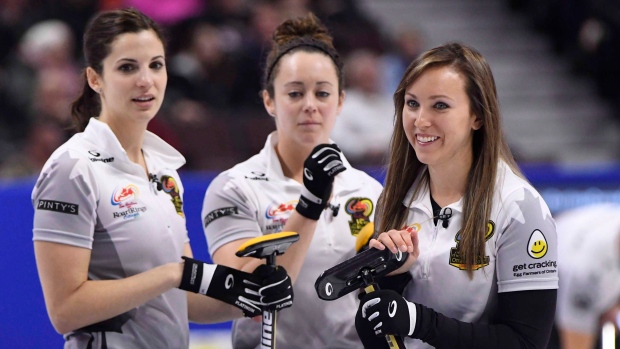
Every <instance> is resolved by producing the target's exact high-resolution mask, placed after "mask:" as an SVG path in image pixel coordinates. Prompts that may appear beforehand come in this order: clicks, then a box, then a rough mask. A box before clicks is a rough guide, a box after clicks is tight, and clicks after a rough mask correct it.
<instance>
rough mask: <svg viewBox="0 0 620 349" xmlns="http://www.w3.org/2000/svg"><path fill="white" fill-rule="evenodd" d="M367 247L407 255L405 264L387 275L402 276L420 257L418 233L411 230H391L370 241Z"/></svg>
mask: <svg viewBox="0 0 620 349" xmlns="http://www.w3.org/2000/svg"><path fill="white" fill-rule="evenodd" d="M369 246H370V247H372V248H376V249H379V250H384V249H385V248H386V247H387V248H388V249H389V250H390V251H391V252H392V253H397V252H398V251H401V252H403V253H405V252H408V253H409V255H408V256H407V260H406V261H405V264H403V265H402V266H401V267H400V268H398V269H397V270H395V271H393V272H392V273H390V274H389V275H397V274H402V273H404V272H406V271H408V270H409V269H411V266H412V265H413V263H415V261H417V260H418V256H419V255H420V249H419V247H418V232H417V231H416V230H411V229H406V230H394V229H392V230H390V231H388V232H386V233H381V234H379V236H378V237H377V238H376V239H371V240H370V242H369Z"/></svg>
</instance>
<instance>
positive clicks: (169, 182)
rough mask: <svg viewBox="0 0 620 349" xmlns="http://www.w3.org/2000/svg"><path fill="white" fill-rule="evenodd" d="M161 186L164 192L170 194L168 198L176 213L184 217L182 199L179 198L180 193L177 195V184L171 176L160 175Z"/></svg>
mask: <svg viewBox="0 0 620 349" xmlns="http://www.w3.org/2000/svg"><path fill="white" fill-rule="evenodd" d="M161 186H162V190H163V191H164V193H166V194H168V195H170V200H171V201H172V204H173V205H174V209H175V210H176V211H177V214H178V215H179V216H181V217H183V218H185V214H184V213H183V200H181V195H179V186H178V184H177V182H176V181H175V180H174V178H173V177H170V176H162V177H161Z"/></svg>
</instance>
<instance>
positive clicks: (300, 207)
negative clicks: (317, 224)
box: [295, 195, 325, 221]
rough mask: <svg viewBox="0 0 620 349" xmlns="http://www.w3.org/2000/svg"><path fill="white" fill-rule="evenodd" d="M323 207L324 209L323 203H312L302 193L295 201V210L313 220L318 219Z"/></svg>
mask: <svg viewBox="0 0 620 349" xmlns="http://www.w3.org/2000/svg"><path fill="white" fill-rule="evenodd" d="M323 209H325V205H324V204H317V203H314V202H312V201H310V200H308V198H306V197H305V196H303V195H300V196H299V202H297V206H295V210H296V211H297V212H299V214H300V215H302V216H304V217H306V218H308V219H312V220H315V221H318V220H319V218H320V217H321V212H323Z"/></svg>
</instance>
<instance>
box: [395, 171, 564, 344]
mask: <svg viewBox="0 0 620 349" xmlns="http://www.w3.org/2000/svg"><path fill="white" fill-rule="evenodd" d="M416 183H417V182H416ZM416 183H414V185H413V186H412V187H411V189H410V190H409V192H408V194H407V195H406V197H405V199H404V200H403V204H404V205H405V206H406V207H409V213H408V216H407V225H408V226H409V227H411V228H413V229H416V230H417V231H418V237H419V247H420V255H419V258H418V260H417V261H416V262H415V264H414V265H413V266H412V268H411V269H410V271H409V272H410V273H411V275H412V277H413V281H412V282H410V283H409V285H408V286H407V288H406V289H405V292H404V297H405V298H406V299H407V300H409V301H412V302H416V303H420V304H422V305H425V306H427V307H430V308H433V309H434V310H435V311H437V312H440V313H442V314H444V315H445V316H448V317H451V318H454V319H457V320H460V321H464V322H472V323H488V322H489V319H491V318H492V317H493V316H494V312H495V309H496V307H497V298H498V297H497V294H498V292H514V291H524V290H542V289H557V288H558V272H557V260H558V250H557V236H556V229H555V222H554V220H553V218H552V217H551V213H550V212H549V208H548V207H547V204H546V203H545V202H544V200H543V198H542V197H541V196H540V194H539V193H538V192H537V191H536V190H535V189H534V188H533V187H532V186H531V185H530V184H529V183H527V182H526V181H525V180H523V179H522V178H520V177H518V176H517V175H515V174H514V173H513V172H512V170H511V169H510V168H509V167H508V165H507V164H506V163H504V162H503V161H502V162H501V163H500V164H499V166H498V173H497V180H496V185H495V194H494V197H493V207H492V209H491V216H490V220H489V222H488V226H487V227H488V229H487V232H486V237H485V238H486V254H485V256H484V258H483V259H480V260H478V261H477V263H476V264H475V265H474V268H473V269H474V273H473V279H470V278H469V276H468V275H467V271H466V270H465V263H464V260H463V259H462V258H461V256H460V255H459V240H460V236H459V233H460V230H461V225H462V222H463V202H462V201H463V199H461V200H459V201H458V202H455V203H453V204H450V205H448V206H446V207H444V208H442V210H441V214H446V213H449V212H450V211H451V212H452V216H451V217H450V219H449V220H448V227H447V228H444V227H443V221H441V220H440V221H438V223H437V226H435V224H434V222H433V209H432V206H431V200H430V194H429V190H428V186H424V187H423V188H421V190H420V191H419V193H418V194H417V195H416V197H415V198H413V201H412V196H413V188H414V187H415V184H416ZM410 203H411V204H410ZM405 344H406V345H407V348H416V349H418V348H425V349H426V348H432V346H430V345H428V344H426V343H424V342H422V341H420V340H418V339H412V338H409V337H407V338H406V339H405Z"/></svg>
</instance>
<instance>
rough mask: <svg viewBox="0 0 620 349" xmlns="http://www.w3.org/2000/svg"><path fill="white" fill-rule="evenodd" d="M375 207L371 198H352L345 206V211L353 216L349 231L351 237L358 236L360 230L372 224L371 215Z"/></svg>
mask: <svg viewBox="0 0 620 349" xmlns="http://www.w3.org/2000/svg"><path fill="white" fill-rule="evenodd" d="M373 208H374V205H373V204H372V201H371V200H370V199H369V198H350V199H349V200H347V204H346V205H345V211H346V212H347V213H348V214H349V215H350V216H351V220H350V221H349V229H350V230H351V235H353V236H357V235H358V234H359V233H360V230H362V228H363V227H364V226H365V225H366V224H368V223H369V222H370V215H371V214H372V210H373Z"/></svg>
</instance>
